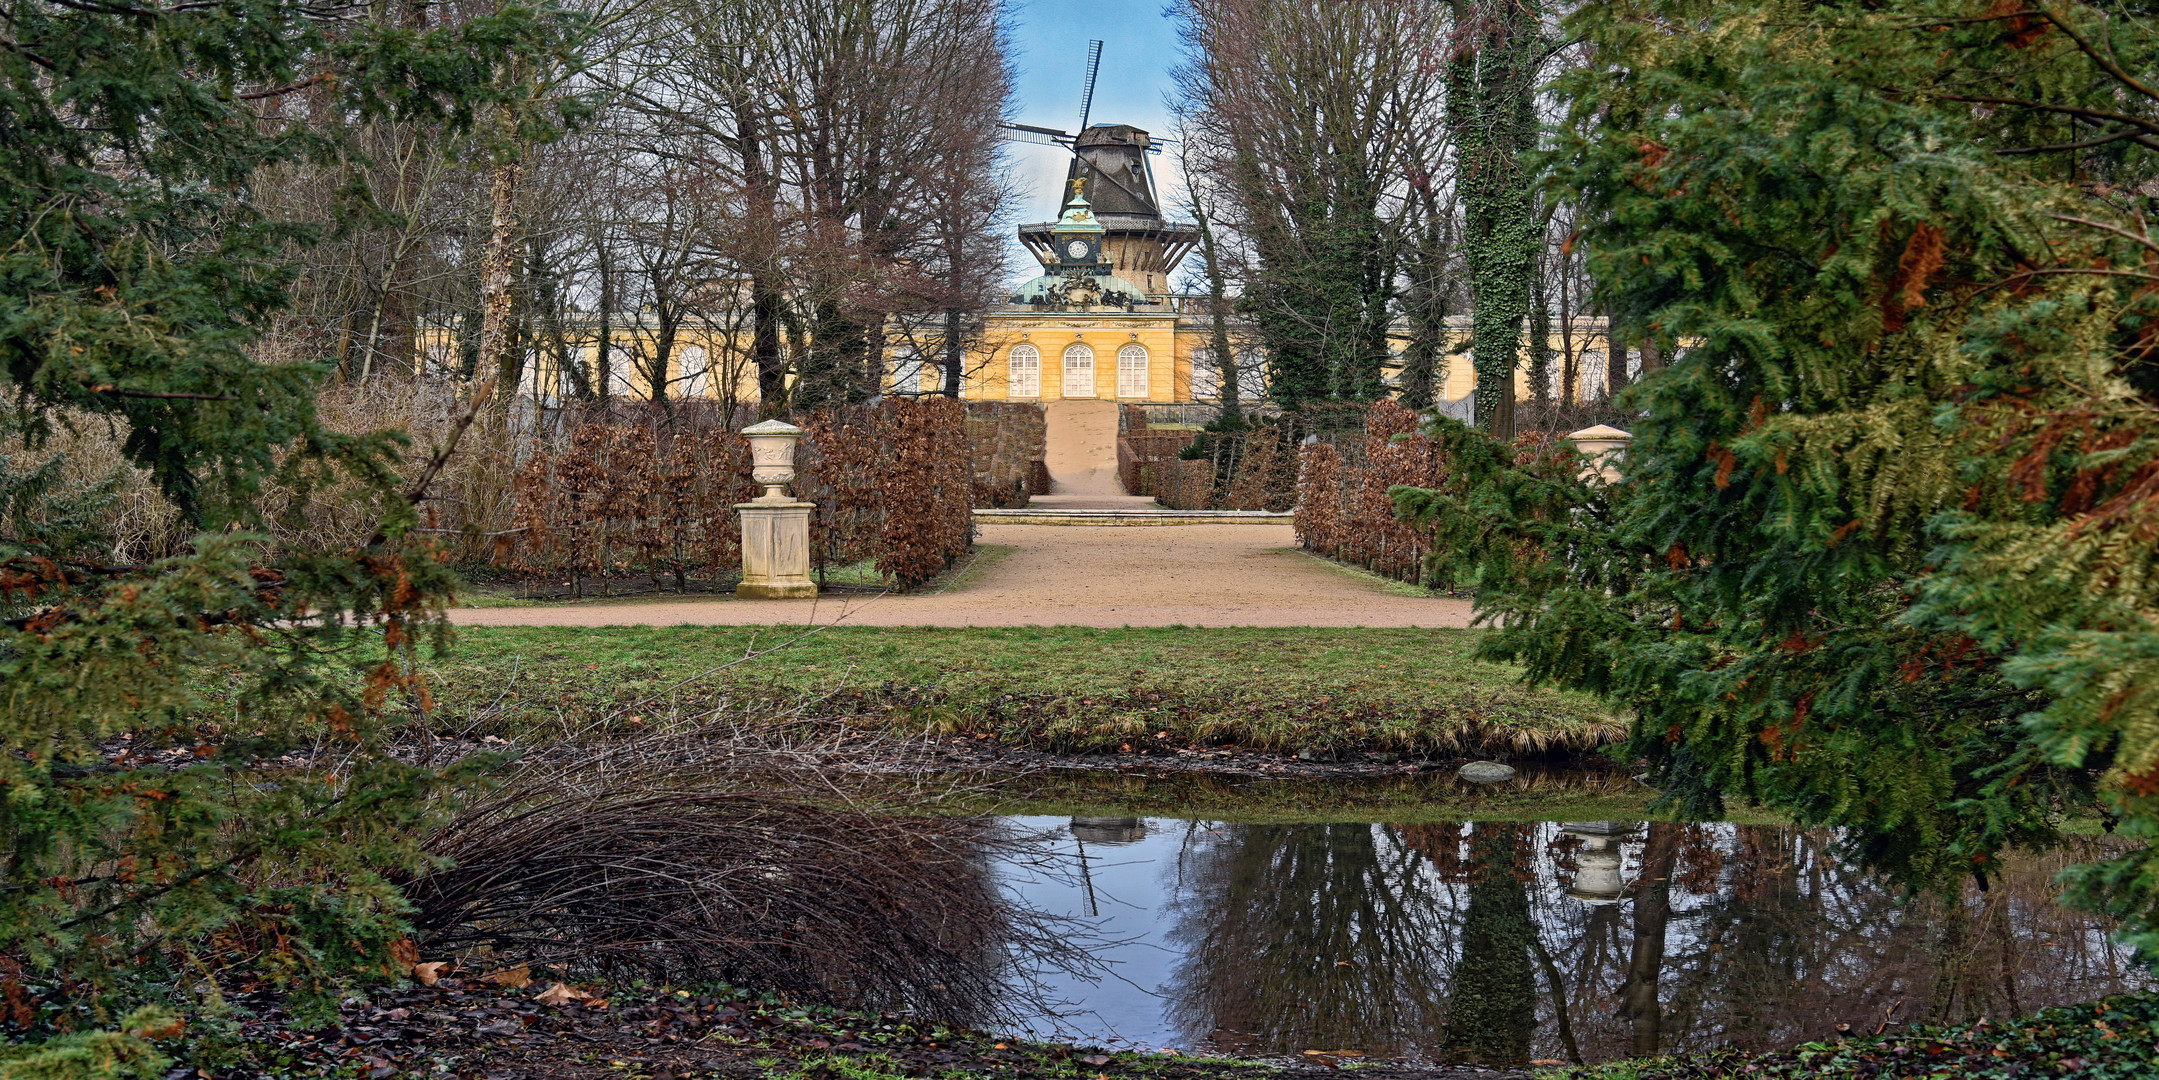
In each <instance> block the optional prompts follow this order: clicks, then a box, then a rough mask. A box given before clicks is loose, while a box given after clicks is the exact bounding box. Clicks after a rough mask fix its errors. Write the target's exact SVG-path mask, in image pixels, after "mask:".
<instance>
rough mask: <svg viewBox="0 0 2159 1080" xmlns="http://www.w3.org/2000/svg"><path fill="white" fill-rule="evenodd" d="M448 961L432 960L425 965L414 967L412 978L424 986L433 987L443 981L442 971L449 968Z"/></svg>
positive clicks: (415, 965)
mask: <svg viewBox="0 0 2159 1080" xmlns="http://www.w3.org/2000/svg"><path fill="white" fill-rule="evenodd" d="M449 966H450V962H449V961H448V960H430V961H428V962H427V963H425V964H414V965H412V977H413V978H414V979H417V980H419V982H420V985H422V986H433V985H435V984H436V983H438V982H441V981H442V969H444V968H446V967H449Z"/></svg>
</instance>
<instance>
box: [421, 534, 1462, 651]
mask: <svg viewBox="0 0 2159 1080" xmlns="http://www.w3.org/2000/svg"><path fill="white" fill-rule="evenodd" d="M981 542H982V543H984V544H995V545H1000V546H1008V547H1010V548H1012V549H1013V550H1012V551H1011V552H1010V553H1009V554H1006V555H1005V556H1004V557H1003V558H1001V559H995V560H994V561H988V560H985V561H986V562H988V565H986V566H983V567H979V568H977V569H974V570H971V571H969V572H966V573H963V574H962V575H961V576H960V578H959V580H957V581H956V582H954V583H953V584H951V585H950V586H949V587H947V588H945V589H944V590H943V591H940V592H924V593H918V594H912V595H900V594H888V595H882V596H879V595H876V594H867V593H863V594H847V595H840V596H834V595H828V596H825V597H823V598H820V599H818V600H814V601H813V600H734V599H728V598H718V597H714V598H698V599H679V600H677V599H657V600H647V601H640V602H616V603H605V602H602V603H573V604H554V605H549V606H546V607H517V608H459V609H456V610H453V611H452V612H451V613H450V617H451V620H452V621H453V622H456V623H458V624H460V625H464V626H621V625H626V624H635V625H646V626H677V625H682V624H685V623H688V624H698V625H708V626H714V625H720V626H727V625H766V626H805V625H811V624H826V623H845V624H849V625H855V626H1101V627H1115V626H1178V625H1184V626H1397V627H1398V626H1429V627H1459V626H1467V625H1469V618H1470V605H1469V601H1467V600H1450V599H1432V598H1426V597H1419V596H1407V595H1401V594H1399V593H1395V592H1391V591H1389V590H1388V589H1387V588H1386V587H1385V586H1383V585H1381V584H1378V583H1376V582H1374V581H1372V580H1370V579H1367V578H1364V577H1361V576H1358V575H1355V574H1351V573H1347V572H1345V571H1343V570H1340V569H1338V568H1336V567H1333V566H1330V565H1328V564H1326V563H1324V562H1322V561H1320V560H1318V559H1315V558H1313V557H1311V556H1309V555H1305V554H1303V553H1301V552H1298V551H1296V550H1294V549H1293V545H1294V544H1295V540H1294V539H1293V538H1292V536H1291V533H1290V527H1289V526H1288V525H1169V526H1161V527H1156V528H1118V527H1115V526H1102V527H1095V526H1073V525H988V526H984V527H983V529H982V532H981Z"/></svg>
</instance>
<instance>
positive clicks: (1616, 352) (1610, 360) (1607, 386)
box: [1604, 318, 1627, 401]
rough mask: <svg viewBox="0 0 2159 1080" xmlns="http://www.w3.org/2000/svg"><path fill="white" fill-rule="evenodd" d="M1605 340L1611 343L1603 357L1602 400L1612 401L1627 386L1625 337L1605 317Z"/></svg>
mask: <svg viewBox="0 0 2159 1080" xmlns="http://www.w3.org/2000/svg"><path fill="white" fill-rule="evenodd" d="M1605 326H1606V329H1605V332H1604V337H1605V340H1606V341H1608V342H1610V343H1611V346H1612V347H1611V348H1610V349H1607V350H1606V354H1607V355H1606V356H1605V358H1604V400H1606V401H1612V400H1614V399H1616V398H1618V397H1619V392H1620V391H1621V390H1625V389H1626V388H1627V339H1626V338H1623V337H1620V336H1619V328H1618V327H1617V326H1613V325H1611V323H1610V320H1609V318H1607V320H1606V323H1605Z"/></svg>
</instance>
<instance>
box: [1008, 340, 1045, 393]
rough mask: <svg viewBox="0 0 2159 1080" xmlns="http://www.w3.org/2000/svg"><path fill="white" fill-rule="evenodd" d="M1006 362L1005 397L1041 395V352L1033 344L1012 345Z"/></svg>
mask: <svg viewBox="0 0 2159 1080" xmlns="http://www.w3.org/2000/svg"><path fill="white" fill-rule="evenodd" d="M1006 364H1007V365H1008V367H1007V368H1006V377H1005V386H1006V390H1005V396H1006V397H1041V396H1042V354H1041V353H1039V352H1036V351H1035V347H1034V346H1032V345H1016V346H1013V348H1012V353H1011V355H1010V356H1009V357H1007V358H1006Z"/></svg>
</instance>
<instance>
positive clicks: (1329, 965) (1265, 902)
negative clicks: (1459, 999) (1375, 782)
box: [1164, 825, 1520, 1054]
mask: <svg viewBox="0 0 2159 1080" xmlns="http://www.w3.org/2000/svg"><path fill="white" fill-rule="evenodd" d="M1188 867H1189V868H1188V871H1187V877H1186V887H1185V889H1184V890H1183V891H1182V893H1181V895H1180V897H1179V899H1178V901H1177V904H1176V916H1177V922H1176V925H1175V926H1174V928H1173V929H1172V930H1171V931H1170V932H1169V935H1168V937H1169V940H1170V941H1171V942H1172V943H1173V944H1175V945H1177V946H1180V947H1181V948H1182V949H1183V950H1184V958H1183V959H1182V960H1181V961H1180V962H1179V963H1178V964H1177V966H1176V967H1175V968H1174V969H1173V970H1172V971H1171V974H1170V980H1169V984H1168V985H1167V986H1166V987H1164V993H1165V995H1166V997H1167V998H1168V1001H1169V1013H1170V1019H1171V1021H1172V1023H1174V1024H1175V1025H1176V1026H1177V1027H1178V1028H1179V1029H1180V1030H1181V1031H1182V1032H1183V1033H1184V1035H1185V1037H1186V1038H1188V1039H1192V1040H1195V1041H1197V1040H1201V1039H1211V1040H1212V1041H1214V1042H1215V1043H1216V1044H1217V1045H1220V1046H1224V1047H1228V1048H1236V1047H1249V1046H1253V1045H1255V1043H1256V1044H1257V1045H1259V1046H1263V1047H1265V1048H1268V1049H1277V1050H1298V1049H1321V1050H1332V1049H1361V1050H1366V1051H1368V1052H1373V1053H1381V1054H1387V1053H1403V1052H1409V1051H1414V1050H1416V1049H1419V1047H1418V1044H1419V1043H1420V1042H1421V1041H1422V1040H1421V1038H1420V1036H1422V1035H1424V1034H1425V1033H1429V1032H1432V1031H1435V1030H1437V1029H1438V1028H1439V1021H1440V1016H1439V1009H1440V1003H1441V1002H1442V1001H1443V1000H1444V999H1445V997H1446V987H1445V984H1444V976H1445V972H1446V971H1447V969H1448V967H1449V966H1450V965H1449V964H1448V960H1449V959H1450V953H1451V951H1452V950H1451V948H1450V945H1451V943H1452V938H1453V934H1452V932H1451V930H1450V928H1449V926H1448V918H1447V916H1448V914H1449V911H1450V908H1451V906H1452V905H1451V904H1450V903H1449V902H1448V900H1447V899H1446V898H1445V897H1443V896H1440V895H1436V894H1435V891H1434V885H1435V883H1434V882H1432V881H1431V879H1430V878H1429V877H1428V876H1425V875H1420V874H1419V873H1417V872H1416V870H1417V860H1416V857H1415V856H1414V855H1413V854H1412V853H1411V852H1409V851H1408V850H1407V849H1405V848H1404V847H1402V846H1401V845H1400V844H1399V843H1397V842H1395V839H1394V836H1393V834H1392V832H1391V831H1389V830H1386V829H1385V828H1384V827H1383V826H1370V825H1302V826H1277V825H1231V826H1226V827H1224V830H1223V834H1222V835H1221V836H1220V837H1219V838H1218V839H1214V840H1211V841H1207V842H1205V843H1204V844H1203V845H1202V846H1201V847H1199V848H1198V850H1197V851H1195V852H1194V855H1193V858H1192V859H1191V860H1190V862H1189V864H1188ZM1515 888H1516V889H1517V890H1518V891H1519V889H1520V886H1519V885H1516V886H1515Z"/></svg>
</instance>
